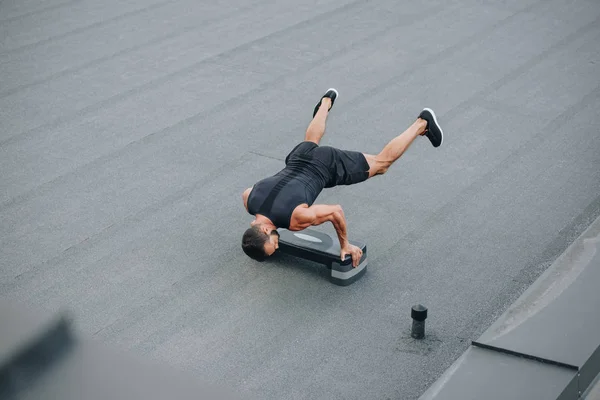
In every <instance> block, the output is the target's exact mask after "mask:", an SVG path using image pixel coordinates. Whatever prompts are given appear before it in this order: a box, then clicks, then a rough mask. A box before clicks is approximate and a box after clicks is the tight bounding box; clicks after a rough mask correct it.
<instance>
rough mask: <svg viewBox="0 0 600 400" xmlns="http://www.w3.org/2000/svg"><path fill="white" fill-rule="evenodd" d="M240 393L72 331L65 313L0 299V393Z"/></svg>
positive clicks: (130, 398)
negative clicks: (93, 340) (88, 338)
mask: <svg viewBox="0 0 600 400" xmlns="http://www.w3.org/2000/svg"><path fill="white" fill-rule="evenodd" d="M198 398H202V399H224V400H235V399H240V397H239V396H237V395H235V394H234V393H231V392H230V391H229V390H226V389H224V388H217V387H214V386H210V385H205V384H203V383H202V382H201V380H199V379H198V377H192V376H188V375H186V373H184V372H183V371H179V370H176V369H174V368H167V367H163V366H160V365H158V364H157V363H156V364H152V363H150V362H148V361H144V360H142V359H141V358H137V357H135V356H133V355H132V354H126V353H125V352H123V351H122V350H120V349H113V348H109V347H107V346H104V345H101V344H99V343H94V342H92V341H90V340H87V339H85V338H82V337H78V335H76V334H75V332H74V329H73V324H72V321H71V319H70V318H68V317H67V315H66V314H65V313H48V312H45V311H40V310H32V309H29V308H26V307H24V306H22V305H19V304H14V303H8V302H5V301H2V302H0V399H2V400H28V399H61V400H75V399H77V400H79V399H86V400H96V399H98V400H100V399H115V400H116V399H127V400H137V399H140V400H141V399H144V400H153V399H198Z"/></svg>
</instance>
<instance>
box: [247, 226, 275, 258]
mask: <svg viewBox="0 0 600 400" xmlns="http://www.w3.org/2000/svg"><path fill="white" fill-rule="evenodd" d="M268 240H269V235H267V234H266V233H264V232H263V231H261V230H260V225H254V226H253V227H251V228H248V229H246V232H244V236H242V249H243V250H244V253H246V254H247V255H248V257H250V258H252V259H253V260H256V261H264V260H265V259H266V258H267V254H266V253H265V243H267V241H268Z"/></svg>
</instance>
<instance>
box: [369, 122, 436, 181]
mask: <svg viewBox="0 0 600 400" xmlns="http://www.w3.org/2000/svg"><path fill="white" fill-rule="evenodd" d="M426 130H427V121H425V120H424V119H421V118H417V120H416V121H415V122H413V124H412V125H411V126H409V127H408V129H406V130H405V131H404V132H402V133H401V134H400V135H398V136H396V137H395V138H394V139H392V140H391V141H390V142H389V143H388V144H387V145H386V146H385V147H384V148H383V150H381V152H380V153H379V154H377V155H372V154H365V158H366V159H367V162H368V163H369V178H371V177H373V176H375V175H381V174H384V173H385V172H386V171H387V170H388V168H389V167H390V166H391V165H392V164H393V163H394V162H395V161H396V160H397V159H399V158H400V157H401V156H402V154H404V152H405V151H406V150H408V148H409V147H410V145H411V144H412V142H413V141H414V140H415V139H416V138H417V137H418V136H421V135H423V134H425V131H426Z"/></svg>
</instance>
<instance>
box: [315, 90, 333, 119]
mask: <svg viewBox="0 0 600 400" xmlns="http://www.w3.org/2000/svg"><path fill="white" fill-rule="evenodd" d="M324 97H329V98H330V99H331V106H330V107H329V109H330V110H331V107H333V103H335V99H337V97H338V91H337V90H335V89H334V88H330V89H328V90H327V92H326V93H325V94H324V95H323V97H321V100H322V99H323V98H324ZM321 100H319V102H318V103H317V105H316V106H315V111H314V112H313V118H314V117H315V115H317V111H319V107H321Z"/></svg>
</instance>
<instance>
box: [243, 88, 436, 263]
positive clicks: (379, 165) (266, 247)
mask: <svg viewBox="0 0 600 400" xmlns="http://www.w3.org/2000/svg"><path fill="white" fill-rule="evenodd" d="M337 97H338V92H337V90H335V89H329V90H328V91H327V92H326V93H325V94H324V95H323V97H322V98H321V100H320V101H319V102H318V103H317V105H316V107H315V110H314V112H313V120H312V121H311V123H310V125H309V126H308V129H307V130H306V135H305V137H304V141H303V142H302V143H300V144H299V145H297V146H296V147H295V148H294V149H293V150H292V151H291V152H290V154H288V156H287V157H286V159H285V165H286V167H285V168H284V169H282V170H281V171H279V172H278V173H277V174H275V175H274V176H271V177H269V178H266V179H263V180H261V181H259V182H258V183H256V184H255V185H254V186H253V187H251V188H248V189H246V190H245V191H244V193H243V194H242V198H243V200H244V206H245V207H246V210H247V211H248V212H249V213H250V214H252V215H254V216H255V217H256V218H255V219H254V221H252V222H251V223H250V226H251V227H250V228H249V229H248V230H246V232H245V233H244V236H243V238H242V248H243V250H244V252H245V253H246V254H247V255H248V256H250V257H251V258H253V259H255V260H258V261H263V260H264V259H265V258H266V257H267V256H270V255H271V254H273V253H274V252H275V250H277V248H278V247H279V234H278V233H277V228H287V229H289V230H290V231H299V230H302V229H305V228H307V227H309V226H313V225H320V224H322V223H324V222H327V221H329V222H331V223H332V224H333V226H334V228H335V230H336V232H337V235H338V238H339V240H340V249H341V251H340V257H341V259H342V260H343V259H344V258H345V257H346V255H348V254H350V255H351V256H352V264H353V266H354V267H356V266H358V263H359V261H360V258H361V256H362V250H361V249H359V248H358V247H356V246H353V245H351V244H350V243H349V242H348V233H347V229H346V218H345V217H344V211H343V210H342V207H341V206H339V205H325V204H313V203H314V201H315V199H316V198H317V196H318V195H319V193H320V192H321V190H323V188H330V187H334V186H337V185H352V184H355V183H359V182H362V181H364V180H366V179H368V178H371V177H373V176H375V175H381V174H384V173H385V172H386V171H387V170H388V168H389V167H390V166H391V165H392V164H393V163H394V161H396V160H397V159H398V158H400V156H401V155H402V154H403V153H404V152H405V151H406V149H408V147H409V146H410V144H411V143H412V142H413V140H415V139H416V138H417V137H418V136H423V135H425V136H427V138H429V140H430V141H431V144H433V146H434V147H438V146H440V145H441V144H442V140H443V132H442V129H441V128H440V126H439V124H438V122H437V119H436V116H435V114H434V112H433V110H431V109H428V108H425V109H423V111H421V113H420V114H419V117H418V118H417V119H416V121H415V122H413V124H412V125H411V126H410V127H409V128H408V129H407V130H405V131H404V132H403V133H402V134H401V135H400V136H397V137H396V138H394V139H392V140H391V141H390V142H389V143H388V144H387V145H386V146H385V147H384V148H383V150H381V152H380V153H379V154H377V155H371V154H363V153H359V152H357V151H345V150H339V149H336V148H333V147H329V146H319V142H320V141H321V138H322V137H323V134H324V133H325V120H326V119H327V115H328V114H329V111H330V110H331V107H332V106H333V104H334V102H335V99H336V98H337Z"/></svg>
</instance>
